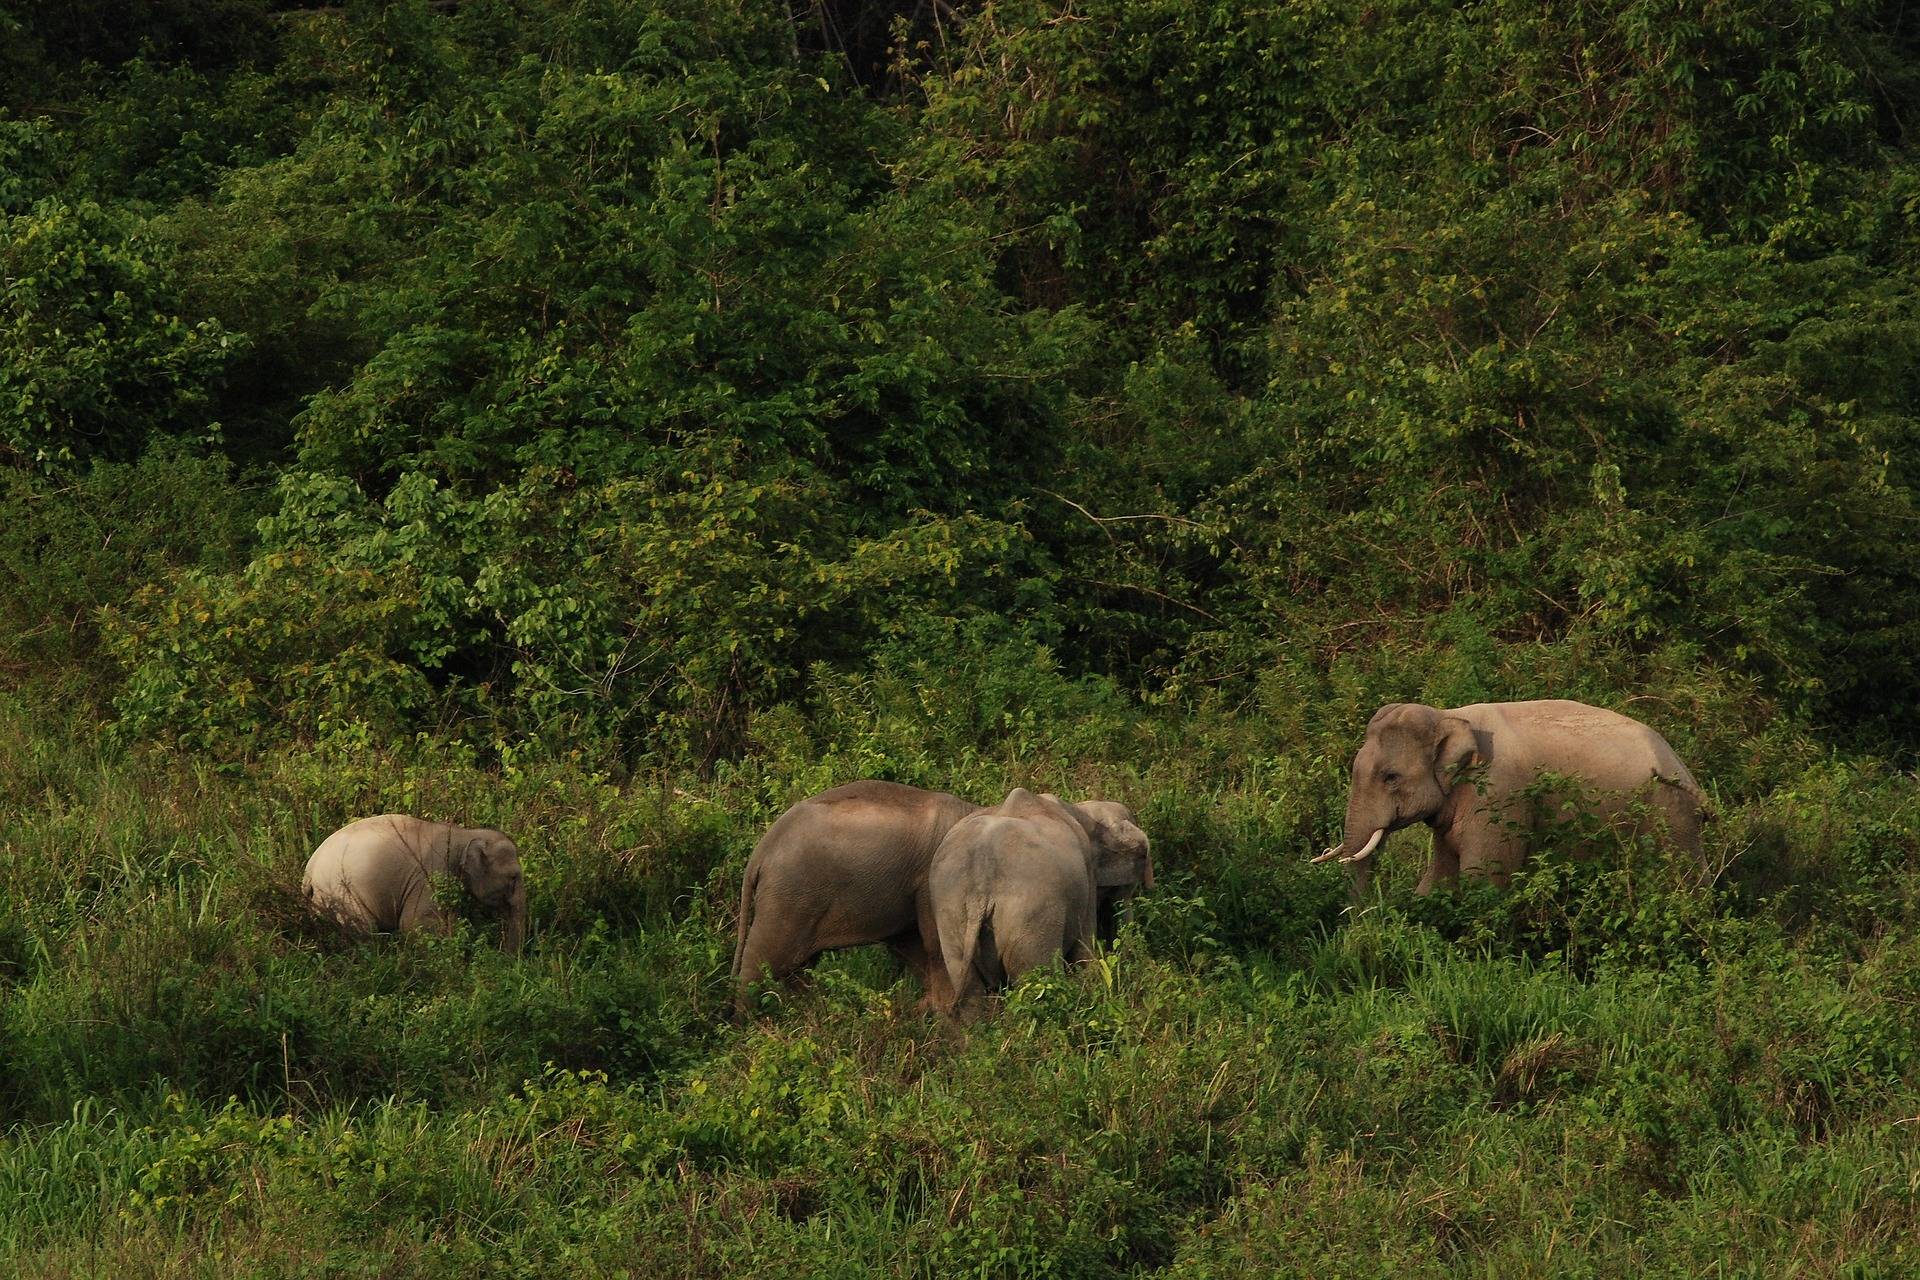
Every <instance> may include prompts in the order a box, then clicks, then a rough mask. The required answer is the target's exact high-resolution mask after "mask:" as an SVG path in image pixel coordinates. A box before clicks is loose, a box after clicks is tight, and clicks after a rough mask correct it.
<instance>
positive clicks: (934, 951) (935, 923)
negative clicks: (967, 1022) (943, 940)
mask: <svg viewBox="0 0 1920 1280" xmlns="http://www.w3.org/2000/svg"><path fill="white" fill-rule="evenodd" d="M915 910H916V913H917V914H918V916H919V927H918V929H917V930H909V931H908V933H909V934H911V936H912V938H913V947H912V952H908V951H906V950H903V951H902V956H903V958H907V961H908V964H909V965H912V964H913V963H914V961H913V959H912V958H911V956H912V954H914V953H917V955H918V958H919V964H918V967H916V968H915V969H914V975H915V976H916V977H918V978H919V979H920V990H921V991H922V992H923V993H924V994H923V995H922V996H921V997H920V1005H921V1007H922V1008H931V1009H937V1010H939V1011H940V1012H942V1013H951V1012H953V1007H954V1002H955V1001H956V1000H957V999H958V998H959V993H958V992H956V991H955V990H954V989H953V978H952V976H951V975H950V974H948V972H947V960H946V956H945V955H944V954H943V953H942V952H941V950H940V922H939V919H938V918H937V917H936V916H935V914H934V910H933V903H932V901H931V900H930V899H929V898H928V897H927V896H926V895H925V894H921V895H920V901H919V902H918V903H917V904H915ZM902 936H907V935H902Z"/></svg>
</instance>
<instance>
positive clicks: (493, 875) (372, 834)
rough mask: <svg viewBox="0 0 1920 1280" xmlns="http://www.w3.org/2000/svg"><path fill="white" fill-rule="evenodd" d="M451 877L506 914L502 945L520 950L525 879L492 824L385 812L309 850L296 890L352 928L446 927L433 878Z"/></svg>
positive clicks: (511, 848)
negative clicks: (428, 819) (467, 823)
mask: <svg viewBox="0 0 1920 1280" xmlns="http://www.w3.org/2000/svg"><path fill="white" fill-rule="evenodd" d="M436 875H451V876H453V877H454V878H455V879H456V880H458V881H460V883H461V884H462V885H464V886H465V887H466V890H467V892H468V893H470V894H472V895H473V897H474V898H475V899H476V900H477V901H479V902H480V903H481V904H482V905H484V906H488V907H491V908H493V909H494V910H496V911H498V912H500V913H501V914H502V915H503V916H504V917H505V924H504V926H503V927H502V929H501V931H500V949H501V950H502V951H506V952H509V953H512V952H517V951H519V950H520V946H521V943H522V942H524V941H525V939H526V933H527V883H526V879H525V877H523V876H522V875H521V873H520V850H519V849H518V848H517V847H516V846H515V845H514V843H513V841H511V840H509V839H508V838H507V837H506V836H504V835H502V834H500V833H499V832H498V831H495V830H493V829H492V828H490V827H457V826H454V825H452V824H451V823H446V822H426V821H423V820H422V819H419V818H412V817H408V816H407V815H406V814H404V813H383V814H381V815H380V816H379V817H376V818H362V819H360V820H359V821H358V822H350V823H348V824H347V825H346V826H344V827H342V828H340V829H339V830H338V831H336V832H334V833H333V834H332V835H330V836H328V837H327V838H326V839H325V840H323V841H321V842H320V847H319V848H318V849H315V850H314V851H313V856H312V857H311V858H308V859H307V869H306V872H305V874H303V875H302V876H301V877H300V892H301V893H302V894H304V895H305V896H306V899H307V902H308V903H309V904H310V905H311V906H312V907H313V909H314V910H315V911H317V912H319V913H320V914H321V915H323V916H325V917H327V918H328V919H330V920H333V921H334V922H335V923H337V924H339V925H340V926H341V927H343V928H345V929H347V930H349V931H351V932H354V933H406V932H408V931H409V930H412V929H432V930H436V931H440V932H444V931H445V930H446V929H447V927H448V926H449V925H450V924H451V921H449V920H448V919H447V917H446V915H445V913H443V912H442V911H441V910H440V908H439V906H438V905H436V904H435V902H434V900H433V886H432V883H431V879H432V877H433V876H436Z"/></svg>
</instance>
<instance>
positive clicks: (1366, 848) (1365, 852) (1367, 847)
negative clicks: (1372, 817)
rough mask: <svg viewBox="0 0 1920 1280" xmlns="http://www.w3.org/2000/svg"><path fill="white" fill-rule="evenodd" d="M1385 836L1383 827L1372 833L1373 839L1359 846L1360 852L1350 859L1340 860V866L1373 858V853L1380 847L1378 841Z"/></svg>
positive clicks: (1385, 831) (1385, 832)
mask: <svg viewBox="0 0 1920 1280" xmlns="http://www.w3.org/2000/svg"><path fill="white" fill-rule="evenodd" d="M1386 834H1387V829H1386V828H1385V827H1382V828H1380V829H1379V830H1378V831H1376V832H1374V833H1373V838H1372V839H1371V840H1369V841H1367V842H1366V843H1365V844H1363V845H1361V846H1360V852H1358V853H1356V854H1354V855H1353V856H1352V857H1351V858H1342V859H1340V862H1341V864H1342V865H1343V866H1344V865H1345V864H1347V863H1350V862H1359V861H1361V860H1363V859H1366V858H1371V857H1372V856H1373V851H1374V850H1375V849H1377V848H1379V847H1380V841H1381V840H1382V839H1384V838H1385V837H1386Z"/></svg>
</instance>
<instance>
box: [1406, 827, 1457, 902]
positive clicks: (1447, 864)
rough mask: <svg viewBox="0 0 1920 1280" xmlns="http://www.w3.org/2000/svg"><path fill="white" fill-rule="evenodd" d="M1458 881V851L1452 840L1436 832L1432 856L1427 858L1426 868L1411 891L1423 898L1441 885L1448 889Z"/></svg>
mask: <svg viewBox="0 0 1920 1280" xmlns="http://www.w3.org/2000/svg"><path fill="white" fill-rule="evenodd" d="M1459 882H1460V851H1459V850H1458V849H1456V848H1454V846H1453V843H1452V841H1450V840H1448V839H1446V838H1444V837H1442V836H1441V835H1440V834H1439V833H1438V832H1436V833H1434V837H1433V856H1432V857H1431V858H1429V859H1428V860H1427V869H1426V871H1425V873H1424V874H1422V875H1421V877H1420V883H1419V884H1418V885H1416V886H1414V890H1413V891H1414V892H1415V893H1417V894H1419V895H1420V896H1421V897H1423V898H1424V897H1426V896H1427V895H1428V894H1430V893H1432V892H1433V891H1434V890H1435V889H1438V888H1440V887H1441V886H1443V885H1444V886H1446V887H1447V888H1449V889H1450V888H1452V887H1453V886H1454V885H1456V884H1458V883H1459Z"/></svg>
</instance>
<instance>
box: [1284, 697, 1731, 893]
mask: <svg viewBox="0 0 1920 1280" xmlns="http://www.w3.org/2000/svg"><path fill="white" fill-rule="evenodd" d="M1543 773H1553V774H1560V775H1564V776H1566V777H1569V778H1572V779H1574V780H1576V781H1577V782H1579V783H1581V784H1583V785H1584V786H1585V787H1587V788H1590V789H1591V790H1592V791H1593V792H1594V793H1595V804H1596V806H1597V811H1598V813H1599V814H1600V816H1602V817H1605V818H1615V817H1618V816H1620V815H1621V814H1622V813H1623V812H1625V811H1626V810H1627V809H1628V808H1629V806H1630V805H1632V804H1633V803H1634V801H1635V800H1637V799H1644V800H1645V801H1646V802H1647V808H1648V811H1649V812H1648V813H1647V814H1645V815H1643V816H1641V817H1640V818H1639V820H1638V822H1637V825H1636V831H1637V832H1639V831H1648V830H1651V829H1653V828H1655V827H1658V826H1659V825H1660V822H1661V821H1664V824H1665V832H1664V835H1665V837H1666V839H1667V840H1668V841H1669V842H1670V843H1671V844H1672V845H1673V846H1674V847H1675V848H1676V849H1679V850H1682V851H1684V852H1686V853H1688V854H1690V855H1692V856H1693V857H1694V858H1695V859H1696V860H1697V859H1699V857H1700V829H1701V824H1702V823H1703V822H1704V821H1705V807H1704V805H1703V803H1702V800H1701V795H1700V788H1699V785H1698V784H1697V783H1696V782H1694V780H1693V775H1692V774H1691V773H1689V772H1687V766H1686V765H1684V764H1682V763H1681V762H1680V757H1679V756H1677V755H1675V754H1674V751H1673V748H1672V747H1670V746H1668V745H1667V740H1666V739H1665V738H1662V737H1661V736H1660V735H1659V734H1658V733H1655V732H1654V731H1653V730H1652V729H1650V728H1648V727H1647V726H1646V725H1644V724H1641V723H1640V722H1639V721H1638V720H1635V719H1633V718H1631V717H1630V716H1623V715H1621V714H1620V713H1618V712H1616V711H1607V710H1605V709H1603V708H1600V707H1590V706H1587V705H1586V704H1585V703H1580V702H1567V701H1560V700H1553V701H1541V702H1486V703H1477V704H1475V705H1473V706H1468V707H1456V708H1454V709H1452V710H1441V709H1439V708H1436V707H1429V706H1423V705H1421V704H1419V703H1407V702H1395V703H1389V704H1388V705H1386V706H1384V707H1381V708H1380V709H1379V710H1378V711H1376V712H1374V714H1373V719H1372V720H1370V721H1368V723H1367V739H1366V742H1365V743H1364V744H1363V745H1362V746H1361V748H1360V750H1359V753H1358V754H1356V755H1355V756H1354V758H1353V782H1352V788H1351V790H1349V792H1348V793H1347V820H1346V832H1345V835H1344V838H1343V839H1342V840H1341V842H1340V843H1339V844H1337V845H1335V846H1333V847H1332V848H1331V849H1328V850H1327V851H1326V852H1325V853H1323V854H1321V855H1320V856H1319V857H1317V858H1315V859H1313V861H1315V862H1325V861H1326V860H1327V859H1329V858H1339V859H1340V861H1341V862H1343V863H1345V864H1346V865H1347V867H1348V868H1349V870H1350V872H1351V873H1352V888H1353V894H1354V897H1355V898H1358V897H1360V896H1361V895H1362V894H1363V893H1364V892H1365V891H1366V888H1367V884H1368V882H1369V880H1370V879H1371V876H1372V861H1371V860H1372V857H1373V854H1374V851H1375V850H1376V849H1378V848H1379V847H1380V842H1381V841H1382V840H1384V839H1386V837H1387V835H1388V834H1389V833H1390V832H1394V831H1398V830H1399V829H1400V828H1402V827H1405V826H1409V825H1411V824H1412V823H1415V822H1424V823H1426V824H1428V825H1429V826H1431V827H1432V828H1433V860H1432V861H1431V862H1430V863H1429V864H1428V866H1427V870H1426V874H1425V875H1423V876H1422V877H1421V878H1420V884H1419V887H1418V889H1417V890H1416V892H1418V893H1422V894H1426V893H1431V892H1432V891H1433V889H1434V888H1435V886H1437V885H1440V884H1454V883H1457V882H1458V880H1459V877H1460V876H1461V874H1462V873H1465V874H1466V875H1468V876H1485V877H1486V878H1487V879H1489V880H1491V881H1493V883H1495V884H1497V885H1501V886H1505V885H1506V883H1507V880H1508V877H1510V876H1511V875H1512V874H1513V873H1514V872H1515V871H1517V870H1519V868H1520V866H1521V864H1522V863H1524V862H1525V861H1526V858H1527V853H1528V847H1527V841H1528V836H1529V835H1530V834H1531V833H1532V832H1534V831H1535V830H1537V829H1538V828H1539V827H1541V826H1542V825H1544V824H1545V822H1546V821H1547V820H1548V819H1549V818H1550V817H1551V811H1550V810H1551V806H1546V805H1536V804H1534V803H1533V802H1532V800H1531V799H1530V798H1529V797H1526V796H1523V795H1521V794H1520V793H1521V792H1523V791H1524V790H1525V789H1526V788H1527V787H1528V786H1530V785H1531V784H1532V783H1533V782H1534V781H1535V780H1536V779H1537V778H1538V777H1539V776H1540V775H1541V774H1543ZM1543 810H1546V811H1543ZM1649 819H1657V820H1658V821H1649Z"/></svg>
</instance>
